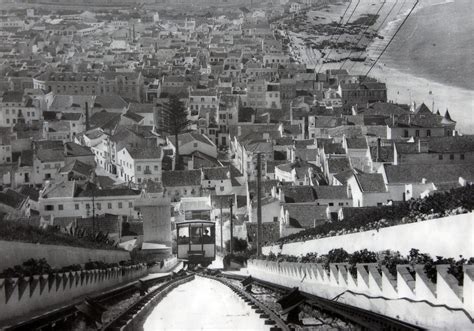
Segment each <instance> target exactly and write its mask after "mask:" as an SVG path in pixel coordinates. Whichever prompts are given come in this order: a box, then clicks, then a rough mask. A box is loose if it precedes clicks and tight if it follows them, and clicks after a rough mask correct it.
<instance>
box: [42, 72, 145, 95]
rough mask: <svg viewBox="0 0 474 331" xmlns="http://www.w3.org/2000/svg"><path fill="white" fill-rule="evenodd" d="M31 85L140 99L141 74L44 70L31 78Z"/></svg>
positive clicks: (47, 89) (66, 92) (141, 89)
mask: <svg viewBox="0 0 474 331" xmlns="http://www.w3.org/2000/svg"><path fill="white" fill-rule="evenodd" d="M33 86H34V88H37V89H43V90H45V91H48V92H54V93H56V94H71V95H120V96H122V97H127V98H129V99H132V100H141V99H142V91H143V76H142V74H141V73H135V72H104V73H102V74H97V73H93V72H81V73H75V72H45V73H42V74H39V75H37V76H36V77H34V78H33Z"/></svg>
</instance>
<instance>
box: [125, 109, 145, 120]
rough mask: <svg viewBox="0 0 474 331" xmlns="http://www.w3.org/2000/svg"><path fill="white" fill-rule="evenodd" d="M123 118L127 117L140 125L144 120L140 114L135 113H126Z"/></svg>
mask: <svg viewBox="0 0 474 331" xmlns="http://www.w3.org/2000/svg"><path fill="white" fill-rule="evenodd" d="M122 116H123V117H126V118H128V119H130V120H132V121H134V122H136V123H139V122H140V121H141V120H143V119H144V117H143V116H141V115H139V114H136V113H133V112H130V111H128V112H126V113H125V114H123V115H122Z"/></svg>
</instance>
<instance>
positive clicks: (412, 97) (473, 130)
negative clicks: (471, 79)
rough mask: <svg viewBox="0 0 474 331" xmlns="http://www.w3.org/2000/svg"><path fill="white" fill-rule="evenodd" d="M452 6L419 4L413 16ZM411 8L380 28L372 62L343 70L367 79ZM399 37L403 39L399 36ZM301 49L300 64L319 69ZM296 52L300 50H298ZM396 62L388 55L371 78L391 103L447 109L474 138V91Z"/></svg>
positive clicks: (314, 56)
mask: <svg viewBox="0 0 474 331" xmlns="http://www.w3.org/2000/svg"><path fill="white" fill-rule="evenodd" d="M452 2H454V1H453V0H440V1H436V0H435V1H433V2H432V3H429V4H426V3H423V5H421V6H420V4H419V6H417V7H416V8H415V10H414V12H413V13H416V12H418V11H420V10H423V8H425V7H431V6H438V5H444V4H448V3H452ZM391 3H393V2H391ZM408 5H409V4H408ZM408 5H407V6H406V8H401V7H400V8H395V9H394V11H395V13H396V12H397V11H398V12H399V13H398V14H397V15H394V17H393V18H391V19H389V20H387V22H385V23H384V26H383V27H381V29H380V30H379V34H380V35H382V36H383V37H384V39H379V38H376V39H374V40H372V41H371V42H370V43H369V44H368V45H367V47H366V51H365V54H366V56H367V59H371V60H372V61H370V62H368V63H367V62H354V61H350V60H348V61H347V63H346V64H345V65H344V67H343V68H345V69H347V70H348V71H349V73H350V74H361V75H365V74H366V73H367V71H368V70H369V68H370V66H371V65H372V63H373V60H375V59H376V58H377V57H378V55H379V52H380V51H381V50H382V49H383V47H385V45H386V43H387V42H388V38H387V36H390V35H391V34H393V32H394V31H395V30H396V29H397V28H398V26H399V24H400V23H401V22H402V19H403V17H404V15H406V14H407V13H408V11H409V10H410V9H411V5H409V6H408ZM336 8H338V7H337V6H334V7H333V6H331V8H330V9H332V10H331V12H330V13H327V14H329V15H328V17H333V16H334V15H337V13H335V11H338V10H340V8H341V7H339V9H336ZM367 8H368V7H366V8H363V9H362V10H361V11H360V12H359V15H363V14H364V13H366V12H367ZM323 14H324V13H322V12H318V15H320V16H321V15H323ZM341 14H342V13H341ZM397 23H398V24H397ZM400 33H401V32H400ZM398 37H400V35H399V36H398ZM405 38H406V36H405ZM292 41H293V46H296V45H295V43H294V42H295V41H296V40H295V39H293V40H292ZM301 46H303V47H302V48H300V49H299V52H300V54H301V55H302V56H301V59H300V61H302V62H304V63H306V65H307V66H308V67H309V68H314V67H315V68H319V66H320V64H319V60H320V55H319V54H320V53H319V51H317V50H312V49H311V48H307V47H304V44H303V45H301ZM296 49H297V50H298V48H296ZM302 53H304V54H302ZM396 62H397V61H396V59H394V58H390V56H389V55H388V53H385V54H384V55H383V56H382V57H381V59H380V60H379V62H377V64H376V66H374V68H373V69H372V70H371V72H370V74H369V76H370V77H373V78H376V79H378V80H380V81H381V82H383V83H385V84H386V85H387V94H388V100H391V101H393V102H397V103H405V104H411V102H412V101H414V102H416V104H417V105H420V104H421V103H423V102H424V103H425V104H426V105H427V106H428V108H430V109H432V108H433V102H434V109H432V111H434V112H436V111H437V110H438V109H439V111H440V113H441V115H444V113H445V111H446V109H448V110H449V113H450V114H451V117H452V118H453V120H455V121H456V122H457V125H456V128H457V130H458V131H459V132H460V133H462V134H468V133H469V134H474V125H473V124H474V90H470V89H468V88H465V87H461V86H458V85H454V84H452V85H451V84H447V83H444V82H441V81H439V80H437V79H434V78H433V77H431V76H430V75H429V74H420V73H419V72H418V73H414V72H413V70H411V69H410V68H409V67H405V68H403V67H401V66H397V65H396ZM340 67H341V63H337V62H336V63H324V64H323V65H322V66H321V70H322V71H323V70H326V69H339V68H340ZM430 92H431V93H430Z"/></svg>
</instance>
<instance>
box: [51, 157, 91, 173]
mask: <svg viewBox="0 0 474 331" xmlns="http://www.w3.org/2000/svg"><path fill="white" fill-rule="evenodd" d="M93 169H94V167H93V166H91V165H89V164H87V163H84V162H81V161H80V160H74V161H72V162H69V163H68V164H66V165H65V166H64V167H62V168H61V169H60V170H59V172H62V173H64V172H71V171H74V172H76V173H79V174H81V175H84V176H89V175H90V173H91V171H92V170H93Z"/></svg>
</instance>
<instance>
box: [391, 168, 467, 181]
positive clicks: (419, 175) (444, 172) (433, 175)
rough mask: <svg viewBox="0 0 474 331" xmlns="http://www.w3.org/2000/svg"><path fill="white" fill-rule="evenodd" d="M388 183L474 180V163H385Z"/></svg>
mask: <svg viewBox="0 0 474 331" xmlns="http://www.w3.org/2000/svg"><path fill="white" fill-rule="evenodd" d="M384 169H385V173H386V175H387V182H388V184H396V183H406V184H408V183H421V182H422V180H423V178H425V179H426V180H427V181H428V182H433V183H435V184H437V183H448V182H457V181H458V180H459V177H463V178H465V179H467V180H474V164H472V163H466V164H450V165H446V164H434V165H430V166H429V167H423V166H420V165H419V164H404V165H403V164H402V165H384Z"/></svg>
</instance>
